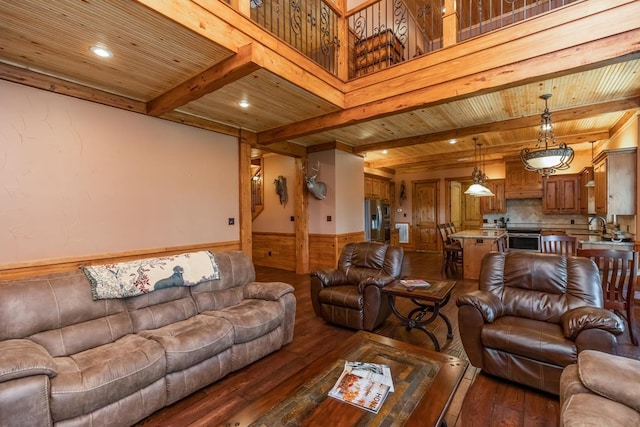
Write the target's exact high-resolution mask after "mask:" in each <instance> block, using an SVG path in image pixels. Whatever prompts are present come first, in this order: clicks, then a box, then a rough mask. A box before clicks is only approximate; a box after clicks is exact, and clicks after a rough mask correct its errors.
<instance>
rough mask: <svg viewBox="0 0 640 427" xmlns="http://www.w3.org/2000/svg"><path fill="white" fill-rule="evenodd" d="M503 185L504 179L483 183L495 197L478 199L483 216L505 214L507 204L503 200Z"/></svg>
mask: <svg viewBox="0 0 640 427" xmlns="http://www.w3.org/2000/svg"><path fill="white" fill-rule="evenodd" d="M504 184H505V180H504V179H492V180H489V181H487V182H486V183H485V187H487V188H488V189H489V190H491V192H492V193H493V194H495V196H493V197H481V198H480V209H481V210H482V213H483V214H500V213H507V204H506V202H505V198H504Z"/></svg>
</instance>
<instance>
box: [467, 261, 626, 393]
mask: <svg viewBox="0 0 640 427" xmlns="http://www.w3.org/2000/svg"><path fill="white" fill-rule="evenodd" d="M478 287H479V290H477V291H472V292H470V293H467V294H464V295H461V296H460V297H458V300H457V305H458V324H459V328H460V337H461V339H462V344H463V346H464V349H465V351H466V353H467V356H468V357H469V361H470V362H471V364H472V365H474V366H476V367H478V368H481V369H482V370H483V371H485V372H486V373H488V374H492V375H495V376H498V377H502V378H506V379H508V380H511V381H515V382H518V383H521V384H525V385H528V386H531V387H535V388H537V389H540V390H544V391H546V392H550V393H554V394H558V393H559V387H560V385H559V384H560V375H561V374H562V370H563V369H564V367H565V366H567V365H570V364H572V363H575V362H576V360H577V356H578V353H579V352H580V351H583V350H588V349H591V350H600V351H603V352H606V353H612V354H615V353H616V350H617V339H616V335H620V334H622V332H624V323H623V321H622V320H621V319H620V318H619V317H618V316H617V315H615V314H614V313H612V312H610V311H608V310H605V309H603V308H602V307H603V299H602V289H601V287H600V276H599V273H598V268H597V267H596V265H595V264H594V263H593V261H591V260H590V259H588V258H580V257H565V256H563V255H558V254H546V253H537V252H507V253H499V252H491V253H489V254H487V255H486V256H485V258H484V259H483V260H482V267H481V270H480V278H479V281H478Z"/></svg>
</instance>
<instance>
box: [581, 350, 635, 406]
mask: <svg viewBox="0 0 640 427" xmlns="http://www.w3.org/2000/svg"><path fill="white" fill-rule="evenodd" d="M578 370H579V372H580V380H581V381H582V383H583V384H584V385H585V387H587V388H588V389H589V390H591V391H592V392H594V393H597V394H599V395H601V396H604V397H606V398H607V399H611V400H614V401H616V402H619V403H622V404H624V405H626V406H628V407H630V408H633V409H635V410H636V411H638V412H640V360H635V359H631V358H628V357H622V356H616V355H613V354H607V353H602V352H599V351H592V350H585V351H583V352H581V353H580V354H579V355H578Z"/></svg>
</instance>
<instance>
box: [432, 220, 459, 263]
mask: <svg viewBox="0 0 640 427" xmlns="http://www.w3.org/2000/svg"><path fill="white" fill-rule="evenodd" d="M437 228H438V234H439V235H440V242H441V243H442V273H443V274H444V275H446V274H447V273H448V272H451V273H455V272H457V270H458V266H461V267H462V257H463V253H462V244H461V243H460V242H459V241H457V240H454V239H452V238H451V237H450V236H451V234H452V233H451V232H450V230H451V229H450V226H449V224H448V223H447V224H438V225H437Z"/></svg>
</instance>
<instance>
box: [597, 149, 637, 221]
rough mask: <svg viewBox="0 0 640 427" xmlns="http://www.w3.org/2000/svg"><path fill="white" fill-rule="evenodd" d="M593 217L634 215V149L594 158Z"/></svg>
mask: <svg viewBox="0 0 640 427" xmlns="http://www.w3.org/2000/svg"><path fill="white" fill-rule="evenodd" d="M593 173H594V180H595V211H596V214H598V215H602V216H607V215H635V213H636V149H635V148H633V149H625V150H616V151H604V152H602V153H601V154H600V155H599V156H598V157H596V158H595V159H594V165H593Z"/></svg>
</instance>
